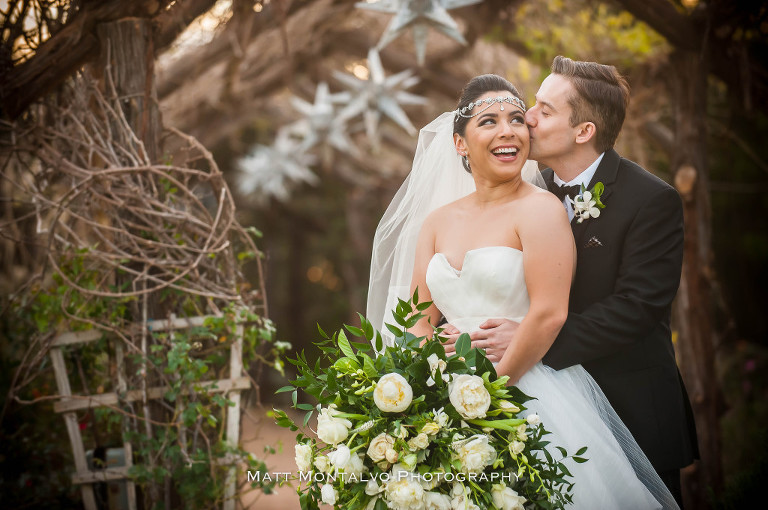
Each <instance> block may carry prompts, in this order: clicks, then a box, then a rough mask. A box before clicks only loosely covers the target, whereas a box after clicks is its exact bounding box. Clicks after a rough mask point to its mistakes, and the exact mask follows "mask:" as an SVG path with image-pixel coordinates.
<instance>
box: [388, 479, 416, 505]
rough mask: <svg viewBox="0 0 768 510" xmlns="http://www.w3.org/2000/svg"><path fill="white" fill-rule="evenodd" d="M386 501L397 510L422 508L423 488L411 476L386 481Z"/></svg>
mask: <svg viewBox="0 0 768 510" xmlns="http://www.w3.org/2000/svg"><path fill="white" fill-rule="evenodd" d="M386 494H387V501H388V502H389V504H390V508H396V509H398V510H424V489H423V488H422V487H421V484H420V483H419V482H418V481H416V480H412V479H411V477H404V478H396V479H395V481H390V482H389V483H387V489H386Z"/></svg>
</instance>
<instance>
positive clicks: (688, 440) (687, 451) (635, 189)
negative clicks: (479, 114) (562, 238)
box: [542, 150, 698, 471]
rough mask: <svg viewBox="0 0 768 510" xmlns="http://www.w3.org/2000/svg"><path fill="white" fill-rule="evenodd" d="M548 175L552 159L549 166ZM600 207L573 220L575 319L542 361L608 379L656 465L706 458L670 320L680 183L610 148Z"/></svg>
mask: <svg viewBox="0 0 768 510" xmlns="http://www.w3.org/2000/svg"><path fill="white" fill-rule="evenodd" d="M542 175H543V177H544V180H545V181H547V184H549V183H550V182H551V181H552V179H553V172H552V170H551V169H547V170H544V171H543V172H542ZM597 182H602V183H603V185H604V186H605V190H604V192H603V195H602V199H601V200H602V202H603V203H604V204H605V209H602V210H601V212H600V216H599V217H597V218H590V219H587V220H584V221H583V222H582V223H578V222H577V220H576V219H574V220H573V221H572V222H571V226H572V228H573V236H574V239H575V241H576V249H577V252H578V257H577V266H576V275H575V279H574V282H573V287H572V288H571V295H570V302H569V313H568V319H567V320H566V322H565V325H564V326H563V329H562V330H561V331H560V334H559V335H558V336H557V338H556V339H555V342H554V344H553V345H552V348H551V349H550V350H549V352H547V354H546V355H545V356H544V359H543V362H544V363H545V364H546V365H549V366H550V367H552V368H555V369H557V370H560V369H562V368H565V367H569V366H571V365H576V364H581V365H582V366H583V367H584V368H585V369H586V370H587V371H588V372H589V373H590V374H591V375H592V377H594V379H595V381H597V383H598V384H599V385H600V387H601V388H602V390H603V392H604V393H605V395H606V397H608V400H609V401H610V403H611V405H612V406H613V408H614V409H615V410H616V412H617V413H618V415H619V417H621V419H622V420H623V421H624V423H625V424H626V426H627V428H629V430H630V432H632V435H633V436H634V437H635V440H636V441H637V442H638V444H639V445H640V447H641V448H642V449H643V451H644V452H645V454H646V455H647V456H648V458H649V460H650V461H651V463H652V464H653V466H654V468H656V470H658V471H664V470H669V469H676V468H681V467H683V466H686V465H688V464H690V463H691V462H692V461H693V459H694V458H698V446H697V442H696V428H695V425H694V423H693V413H692V411H691V406H690V403H689V401H688V396H687V393H686V391H685V387H684V386H683V382H682V379H681V378H680V374H679V372H678V369H677V364H676V362H675V353H674V349H673V346H672V340H671V331H670V326H669V319H670V311H671V305H672V300H673V299H674V297H675V294H676V293H677V288H678V286H679V284H680V274H681V270H682V260H683V209H682V202H681V200H680V196H679V195H678V193H677V191H676V190H675V189H674V188H672V187H671V186H669V185H668V184H666V183H665V182H664V181H662V180H661V179H659V178H657V177H655V176H654V175H652V174H650V173H649V172H647V171H645V170H644V169H643V168H641V167H640V166H638V165H637V164H635V163H633V162H632V161H629V160H627V159H624V158H622V157H621V156H619V154H618V153H616V151H614V150H609V151H608V152H606V153H605V155H604V156H603V159H602V161H601V162H600V165H599V166H598V168H597V171H596V172H595V175H594V177H593V178H592V181H591V182H590V183H589V186H588V187H587V189H592V187H593V186H594V185H595V184H596V183H597Z"/></svg>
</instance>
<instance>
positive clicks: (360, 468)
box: [344, 454, 368, 480]
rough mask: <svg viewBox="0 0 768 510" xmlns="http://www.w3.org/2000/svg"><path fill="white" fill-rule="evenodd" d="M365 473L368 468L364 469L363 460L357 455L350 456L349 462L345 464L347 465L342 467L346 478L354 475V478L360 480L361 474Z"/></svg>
mask: <svg viewBox="0 0 768 510" xmlns="http://www.w3.org/2000/svg"><path fill="white" fill-rule="evenodd" d="M366 471H368V468H367V467H365V464H364V463H363V458H362V457H360V455H357V454H352V456H351V457H350V458H349V462H347V465H346V466H344V473H345V474H346V475H348V476H352V475H355V478H357V479H358V480H360V478H362V476H363V473H365V472H366Z"/></svg>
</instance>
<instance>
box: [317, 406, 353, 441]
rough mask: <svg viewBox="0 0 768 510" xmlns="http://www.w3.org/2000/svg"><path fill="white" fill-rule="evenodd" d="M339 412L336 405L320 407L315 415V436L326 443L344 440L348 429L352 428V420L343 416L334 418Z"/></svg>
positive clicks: (347, 434)
mask: <svg viewBox="0 0 768 510" xmlns="http://www.w3.org/2000/svg"><path fill="white" fill-rule="evenodd" d="M337 414H339V411H337V410H336V405H335V404H331V405H330V406H329V407H326V408H323V409H320V414H318V415H317V437H319V438H320V440H321V441H323V442H324V443H326V444H333V445H336V444H338V443H340V442H342V441H344V440H345V439H346V438H347V436H349V429H351V428H352V422H351V421H349V420H345V419H344V418H336V417H335V416H336V415H337Z"/></svg>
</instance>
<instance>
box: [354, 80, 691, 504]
mask: <svg viewBox="0 0 768 510" xmlns="http://www.w3.org/2000/svg"><path fill="white" fill-rule="evenodd" d="M524 114H525V104H524V103H523V101H522V99H521V97H520V94H519V93H518V91H517V89H516V88H515V87H514V86H513V85H512V84H511V83H509V82H508V81H507V80H505V79H503V78H501V77H499V76H496V75H483V76H478V77H476V78H474V79H473V80H471V81H470V82H469V83H468V84H467V86H466V87H465V89H464V91H463V92H462V96H461V99H460V100H459V105H458V108H457V109H456V110H455V111H453V112H447V113H444V114H443V115H441V116H440V117H438V118H437V119H436V120H435V121H433V122H432V123H430V124H429V125H427V126H426V127H425V128H423V129H422V130H421V133H420V135H419V144H418V147H417V150H416V156H415V158H414V164H413V169H412V171H411V173H410V175H409V176H408V178H407V179H406V181H405V183H404V184H403V186H402V187H401V189H400V190H399V191H398V193H397V195H396V196H395V198H394V199H393V201H392V203H391V204H390V206H389V208H388V209H387V211H386V213H385V214H384V217H383V218H382V220H381V222H380V224H379V227H378V229H377V231H376V238H375V239H374V250H373V260H372V263H371V283H370V288H369V294H368V296H369V297H368V317H369V318H370V319H371V320H372V322H373V323H374V325H377V326H379V328H380V329H384V328H382V326H383V324H384V323H385V322H392V321H391V320H389V319H390V316H389V315H387V316H385V313H388V314H391V312H386V311H387V310H392V309H393V308H394V307H395V304H396V302H397V299H398V298H400V299H407V298H408V297H409V296H410V295H411V294H412V292H413V290H415V289H416V288H418V290H419V296H420V300H421V301H432V302H433V304H432V306H431V307H430V308H429V309H428V310H426V312H424V313H425V314H426V317H425V318H424V319H423V320H422V321H421V322H420V323H419V324H417V325H416V326H415V327H414V329H413V333H415V334H417V335H418V336H431V335H432V331H433V329H432V326H433V325H436V324H438V322H439V321H440V319H441V317H445V319H446V320H447V321H448V323H449V324H450V325H451V326H453V327H455V328H456V329H458V330H459V331H461V332H467V333H469V332H472V331H475V330H477V329H478V328H479V327H480V325H481V324H482V323H483V322H485V321H486V320H488V319H491V318H507V319H511V320H514V321H517V322H520V327H519V329H518V331H517V336H516V338H517V341H516V342H515V343H513V344H511V345H510V347H509V348H508V349H507V350H506V351H505V352H504V354H503V356H502V357H501V359H494V358H493V357H491V358H490V359H491V361H493V362H495V363H496V370H497V372H498V373H499V375H508V376H510V381H514V382H515V384H516V385H517V386H518V387H519V388H520V389H521V390H522V391H524V392H525V393H527V394H529V395H531V396H533V397H535V398H536V400H532V401H530V402H529V403H528V404H527V405H528V407H529V410H532V411H534V412H537V413H538V414H539V416H540V417H541V419H542V422H543V423H544V425H545V427H546V428H547V430H549V431H550V432H552V442H553V443H554V444H556V445H559V446H563V447H565V448H566V449H567V450H568V451H576V450H578V449H579V448H580V447H582V446H587V447H588V450H587V454H586V456H587V457H588V458H589V461H588V462H586V463H584V464H577V465H574V466H572V468H571V472H572V473H573V476H574V482H575V488H574V497H573V507H574V508H579V509H590V510H594V509H622V510H624V509H648V508H665V509H666V508H678V507H677V505H676V503H675V501H674V499H673V497H672V495H671V494H670V493H669V491H668V490H667V489H666V487H665V486H664V484H663V483H662V482H661V480H660V479H659V477H658V475H657V474H656V472H655V471H654V469H653V468H652V466H651V464H650V462H649V461H648V460H647V458H646V457H645V455H644V454H643V453H642V451H641V450H640V448H639V447H638V446H637V443H636V442H635V441H634V439H633V438H632V436H631V434H630V433H629V431H628V430H627V429H626V427H625V426H624V425H623V423H622V422H621V420H620V419H619V418H618V416H617V415H616V413H615V412H614V410H613V409H612V408H611V407H610V404H609V403H608V401H607V400H606V398H605V396H604V395H603V393H602V391H601V390H600V388H599V387H598V386H597V384H596V383H595V382H594V380H593V379H592V378H591V377H590V376H589V374H588V373H587V372H586V371H585V370H584V369H583V368H582V367H581V366H579V365H577V366H573V367H570V368H568V369H565V370H561V371H555V370H553V369H551V368H549V367H547V366H545V365H543V364H542V363H541V361H540V360H541V358H542V357H543V355H544V354H545V353H546V352H547V350H548V349H549V347H550V346H551V345H552V343H553V341H554V339H555V337H556V336H557V334H558V332H559V330H560V328H561V327H562V325H563V323H564V322H565V319H566V316H567V311H568V295H569V290H570V286H571V280H572V278H573V272H574V269H575V260H576V249H575V245H574V241H573V235H572V233H571V229H570V227H569V223H568V218H567V216H566V213H565V210H564V208H563V206H562V204H561V203H560V201H559V200H558V199H557V198H556V197H555V196H554V195H552V194H550V193H548V192H546V191H545V190H543V189H541V188H539V187H537V186H536V185H534V184H533V183H534V182H536V181H537V178H538V179H540V177H539V174H538V169H537V166H536V164H535V162H526V159H527V156H528V152H529V148H530V138H529V134H528V128H527V126H526V124H525V118H524ZM462 167H463V168H462ZM465 170H466V171H465ZM473 346H474V345H473ZM478 347H482V345H480V346H478Z"/></svg>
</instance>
